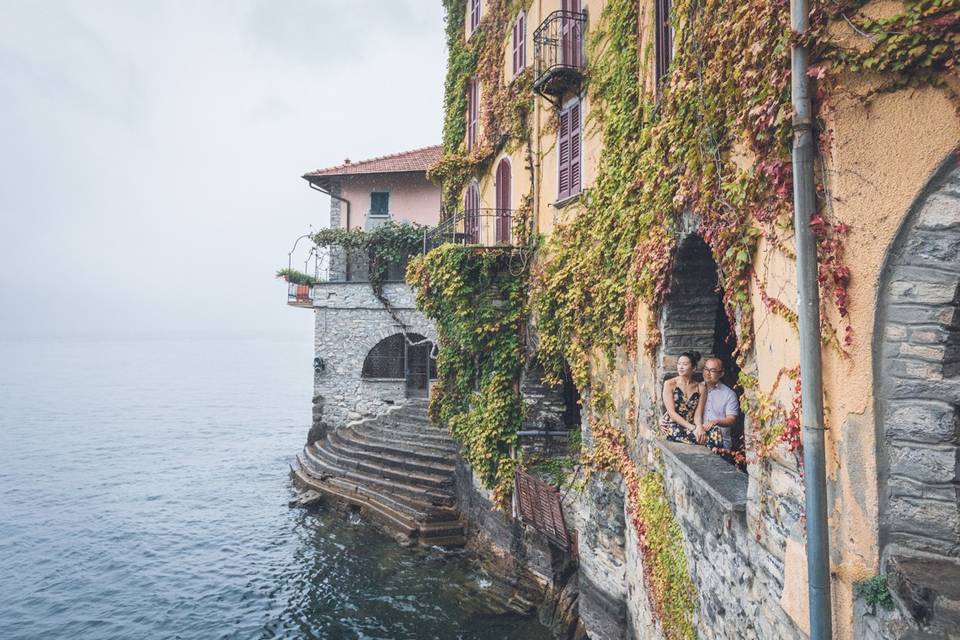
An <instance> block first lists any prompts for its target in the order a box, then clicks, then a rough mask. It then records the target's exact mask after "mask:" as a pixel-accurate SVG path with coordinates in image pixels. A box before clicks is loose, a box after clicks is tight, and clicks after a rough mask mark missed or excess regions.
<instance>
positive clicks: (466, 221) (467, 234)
mask: <svg viewBox="0 0 960 640" xmlns="http://www.w3.org/2000/svg"><path fill="white" fill-rule="evenodd" d="M463 236H464V241H466V242H467V244H477V243H478V242H479V241H480V187H479V186H478V185H477V181H476V180H473V181H471V182H470V184H469V185H468V186H467V191H466V193H465V194H464V196H463Z"/></svg>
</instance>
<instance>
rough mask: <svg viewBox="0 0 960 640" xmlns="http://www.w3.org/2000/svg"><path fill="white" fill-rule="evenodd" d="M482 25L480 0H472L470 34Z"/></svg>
mask: <svg viewBox="0 0 960 640" xmlns="http://www.w3.org/2000/svg"><path fill="white" fill-rule="evenodd" d="M479 26H480V0H470V34H471V35H472V34H473V32H474V31H476V30H477V27H479Z"/></svg>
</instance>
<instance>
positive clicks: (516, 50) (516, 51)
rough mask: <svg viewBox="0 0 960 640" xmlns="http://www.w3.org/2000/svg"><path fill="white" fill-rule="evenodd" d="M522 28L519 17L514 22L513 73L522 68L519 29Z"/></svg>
mask: <svg viewBox="0 0 960 640" xmlns="http://www.w3.org/2000/svg"><path fill="white" fill-rule="evenodd" d="M519 29H520V18H519V16H518V17H517V21H516V22H514V23H513V75H517V71H519V70H520V36H519V34H518V31H519Z"/></svg>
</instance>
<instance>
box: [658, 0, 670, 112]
mask: <svg viewBox="0 0 960 640" xmlns="http://www.w3.org/2000/svg"><path fill="white" fill-rule="evenodd" d="M671 11H672V7H671V0H656V3H655V10H654V21H655V22H656V25H655V31H656V45H655V48H656V63H655V64H656V74H657V77H656V82H657V93H658V94H659V93H660V88H661V86H662V85H663V83H664V82H665V78H666V77H667V74H668V73H669V72H670V63H671V62H673V27H672V26H671V25H670V13H671Z"/></svg>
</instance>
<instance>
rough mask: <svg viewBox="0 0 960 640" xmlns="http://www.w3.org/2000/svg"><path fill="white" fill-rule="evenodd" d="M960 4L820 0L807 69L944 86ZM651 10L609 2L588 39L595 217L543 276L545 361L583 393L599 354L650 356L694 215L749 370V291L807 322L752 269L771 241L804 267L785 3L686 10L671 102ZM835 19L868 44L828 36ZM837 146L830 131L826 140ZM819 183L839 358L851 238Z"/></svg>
mask: <svg viewBox="0 0 960 640" xmlns="http://www.w3.org/2000/svg"><path fill="white" fill-rule="evenodd" d="M958 1H960V0H922V1H918V2H906V3H905V10H904V11H903V12H902V13H900V14H898V15H896V16H893V17H890V18H885V19H881V20H875V19H868V18H866V17H864V16H863V15H862V14H860V13H858V11H859V9H860V8H861V7H862V6H863V5H864V4H865V1H864V0H832V1H831V2H820V3H816V4H815V11H814V14H813V21H812V27H811V30H810V32H809V34H808V36H807V37H808V38H809V44H810V46H811V47H812V48H813V51H814V61H815V63H816V64H814V65H813V66H812V67H811V74H810V75H811V76H812V77H813V78H814V79H815V80H817V81H818V82H820V85H821V89H822V88H825V87H837V86H839V85H840V83H841V82H842V81H843V80H844V79H845V78H846V77H847V76H848V75H849V74H851V73H856V72H864V71H866V72H869V73H871V74H873V76H875V77H876V80H875V85H876V86H877V87H879V88H878V89H877V90H895V89H897V88H900V87H903V86H918V85H921V84H927V85H933V86H943V87H948V86H949V83H948V82H947V80H946V78H947V77H948V76H950V75H953V76H955V75H956V72H957V56H958V53H957V52H958V50H960V47H958V43H960V40H958V37H960V36H958V34H960V19H958V11H957V7H958ZM642 10H643V11H647V10H651V7H649V6H648V5H647V4H646V3H637V2H635V1H633V0H610V1H609V2H608V3H607V4H606V6H605V8H604V10H603V13H602V15H601V16H600V20H599V22H598V24H597V26H596V28H595V29H594V30H593V31H592V32H591V37H590V39H589V42H588V47H589V55H588V56H587V59H588V61H589V72H588V75H589V78H590V85H589V95H590V98H591V100H592V102H591V104H592V105H593V108H592V110H591V114H590V117H591V118H592V122H593V125H594V127H595V129H594V130H595V131H597V132H599V133H600V135H601V137H602V140H603V148H602V151H601V154H600V159H599V164H598V167H597V177H596V180H595V183H594V186H593V188H592V189H591V192H590V193H589V197H587V198H586V199H585V201H584V203H583V206H582V208H583V211H582V212H581V213H580V214H579V215H577V216H576V217H575V218H573V219H572V220H570V221H568V222H565V223H563V224H560V225H559V226H558V227H557V228H556V229H555V231H554V233H553V234H552V236H551V238H550V240H549V241H548V243H547V246H546V251H545V252H544V255H543V256H542V258H543V259H542V260H541V265H540V267H539V268H538V269H537V270H536V272H535V274H534V279H533V301H534V302H533V306H534V309H535V312H536V315H537V318H538V327H539V329H540V334H541V340H540V351H539V354H538V356H539V358H540V359H541V361H542V362H543V364H544V367H545V369H546V370H547V372H548V373H549V374H551V375H552V376H553V378H554V379H557V378H558V377H559V373H560V371H561V370H562V367H563V365H564V363H565V362H566V363H569V366H570V367H571V369H572V371H573V376H574V379H575V381H576V383H577V384H578V386H581V388H584V387H586V386H589V385H590V384H591V382H594V383H596V381H594V380H591V377H590V366H589V365H590V361H591V357H593V356H594V354H595V353H596V352H597V351H598V350H599V351H601V352H605V353H606V354H607V355H608V357H610V358H613V356H614V354H615V353H616V351H617V349H619V348H621V347H626V348H627V349H628V350H629V351H631V352H632V351H635V350H636V349H637V348H638V347H639V345H637V344H635V339H636V335H637V330H636V326H635V322H636V318H637V310H638V308H639V306H640V305H641V304H643V305H647V306H648V307H649V308H650V309H651V310H652V313H650V314H649V315H648V317H649V318H655V317H656V312H657V310H658V308H659V307H660V305H661V304H662V303H663V302H664V300H665V298H666V296H667V294H668V293H669V283H670V274H671V271H672V268H673V260H674V257H675V253H676V249H677V244H678V240H679V237H680V233H681V229H682V227H683V224H684V222H685V220H689V219H693V220H695V221H696V224H697V229H696V231H697V232H698V233H699V234H700V235H701V236H702V237H703V239H704V240H705V241H706V243H707V244H708V245H709V246H710V249H711V252H712V254H713V257H714V259H715V261H716V264H717V267H718V275H719V279H720V285H721V287H722V289H723V302H724V307H725V309H726V311H727V314H728V316H729V317H730V319H731V326H732V327H733V328H734V330H735V332H736V338H737V345H738V353H737V354H736V355H737V356H738V359H739V360H740V362H741V363H742V362H743V358H744V356H745V354H746V353H748V352H749V351H750V349H751V347H752V342H753V327H752V317H753V308H752V305H753V303H752V298H751V295H750V292H751V284H752V285H753V286H754V287H756V290H757V291H759V293H760V296H759V297H760V299H761V300H762V301H763V303H764V305H765V307H766V308H767V309H768V311H770V312H771V313H774V314H776V315H780V316H782V317H783V318H784V319H785V320H786V321H787V322H789V323H791V324H795V323H796V315H795V313H793V312H792V311H791V310H790V309H789V307H788V306H787V305H786V304H784V303H783V302H782V301H780V300H777V299H776V298H774V297H773V296H771V295H769V293H768V292H767V291H766V288H765V283H764V282H763V280H762V278H761V277H759V276H758V274H757V272H756V271H755V268H754V262H755V260H756V254H757V247H758V245H759V242H760V240H761V238H763V239H765V240H766V241H767V243H768V246H769V247H771V248H772V250H774V251H780V252H782V253H783V254H784V255H785V256H786V257H788V258H791V259H792V258H793V254H792V252H791V251H790V249H789V244H790V238H791V235H792V233H793V229H792V189H793V185H792V169H791V160H790V144H791V139H792V132H791V115H792V107H791V103H790V59H789V55H790V45H791V38H792V35H791V31H790V26H789V4H788V2H787V0H745V1H744V2H724V1H722V0H678V1H677V2H675V3H674V14H673V17H672V20H673V26H674V29H675V32H676V33H677V45H676V55H675V58H674V60H673V63H672V66H671V71H670V74H669V77H668V80H667V82H666V83H665V84H664V85H663V87H662V88H661V90H660V92H659V95H658V94H657V92H655V91H654V90H653V89H652V87H649V86H648V84H649V83H644V82H643V81H642V80H643V79H644V78H651V77H652V73H651V70H650V66H651V63H652V59H651V58H652V55H651V51H650V50H649V49H648V50H645V51H641V50H640V45H639V42H640V41H642V40H644V39H646V41H652V38H650V37H647V36H645V34H643V33H641V34H640V37H638V33H637V25H638V24H640V25H643V24H645V23H646V22H647V21H646V20H644V19H642V16H641V13H640V12H641V11H642ZM839 22H843V23H844V24H847V25H849V26H850V29H851V31H852V33H854V34H855V35H856V37H858V38H862V39H863V41H864V43H865V44H863V45H862V46H851V45H849V44H845V45H844V44H841V43H840V42H838V41H837V39H836V38H834V37H832V36H831V33H830V29H831V28H833V27H834V25H836V24H838V23H839ZM818 96H819V98H820V100H819V102H818V104H820V105H823V103H824V100H823V97H824V96H823V93H822V92H821V93H820V94H818ZM828 143H829V140H828V137H827V136H822V137H821V144H828ZM819 188H820V195H821V196H822V201H821V208H820V210H819V211H818V212H817V214H816V215H815V216H813V218H812V219H811V226H812V228H813V231H814V234H815V237H816V239H817V246H818V258H819V265H820V272H819V283H820V288H821V299H822V301H823V304H824V305H825V307H826V306H827V305H831V304H832V305H833V306H834V307H835V308H836V309H837V311H838V313H839V316H840V318H841V324H842V326H841V327H840V329H837V328H835V327H833V326H831V325H830V324H829V323H828V322H827V320H826V319H827V318H828V317H829V315H830V314H828V313H823V314H822V315H823V318H824V326H823V332H822V333H823V335H824V340H825V342H826V343H827V344H828V345H831V346H833V347H834V348H837V349H839V350H843V349H844V348H845V347H846V346H847V345H849V344H850V343H851V342H852V339H853V336H852V333H851V331H850V326H849V322H848V320H847V289H848V286H849V281H850V271H849V269H848V268H847V266H846V265H845V263H844V260H843V246H844V244H843V239H844V237H845V236H846V234H847V232H848V229H847V227H846V225H844V224H841V223H837V222H833V221H831V220H829V214H830V211H829V208H828V207H825V206H822V205H823V204H824V202H826V201H827V200H828V197H829V194H828V193H827V191H826V185H824V184H821V185H819ZM649 329H650V330H649V331H648V336H649V338H648V342H647V343H646V344H645V345H643V346H644V347H645V348H646V349H647V350H648V351H653V350H654V349H655V348H656V347H657V346H658V340H659V333H658V332H657V331H656V329H655V327H652V326H651V327H649ZM779 424H780V426H784V425H783V423H779ZM778 428H780V427H778ZM785 432H786V431H784V430H782V429H781V431H780V434H783V433H785ZM786 437H787V438H788V439H791V440H792V436H786ZM792 446H793V445H792V443H791V447H792Z"/></svg>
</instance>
